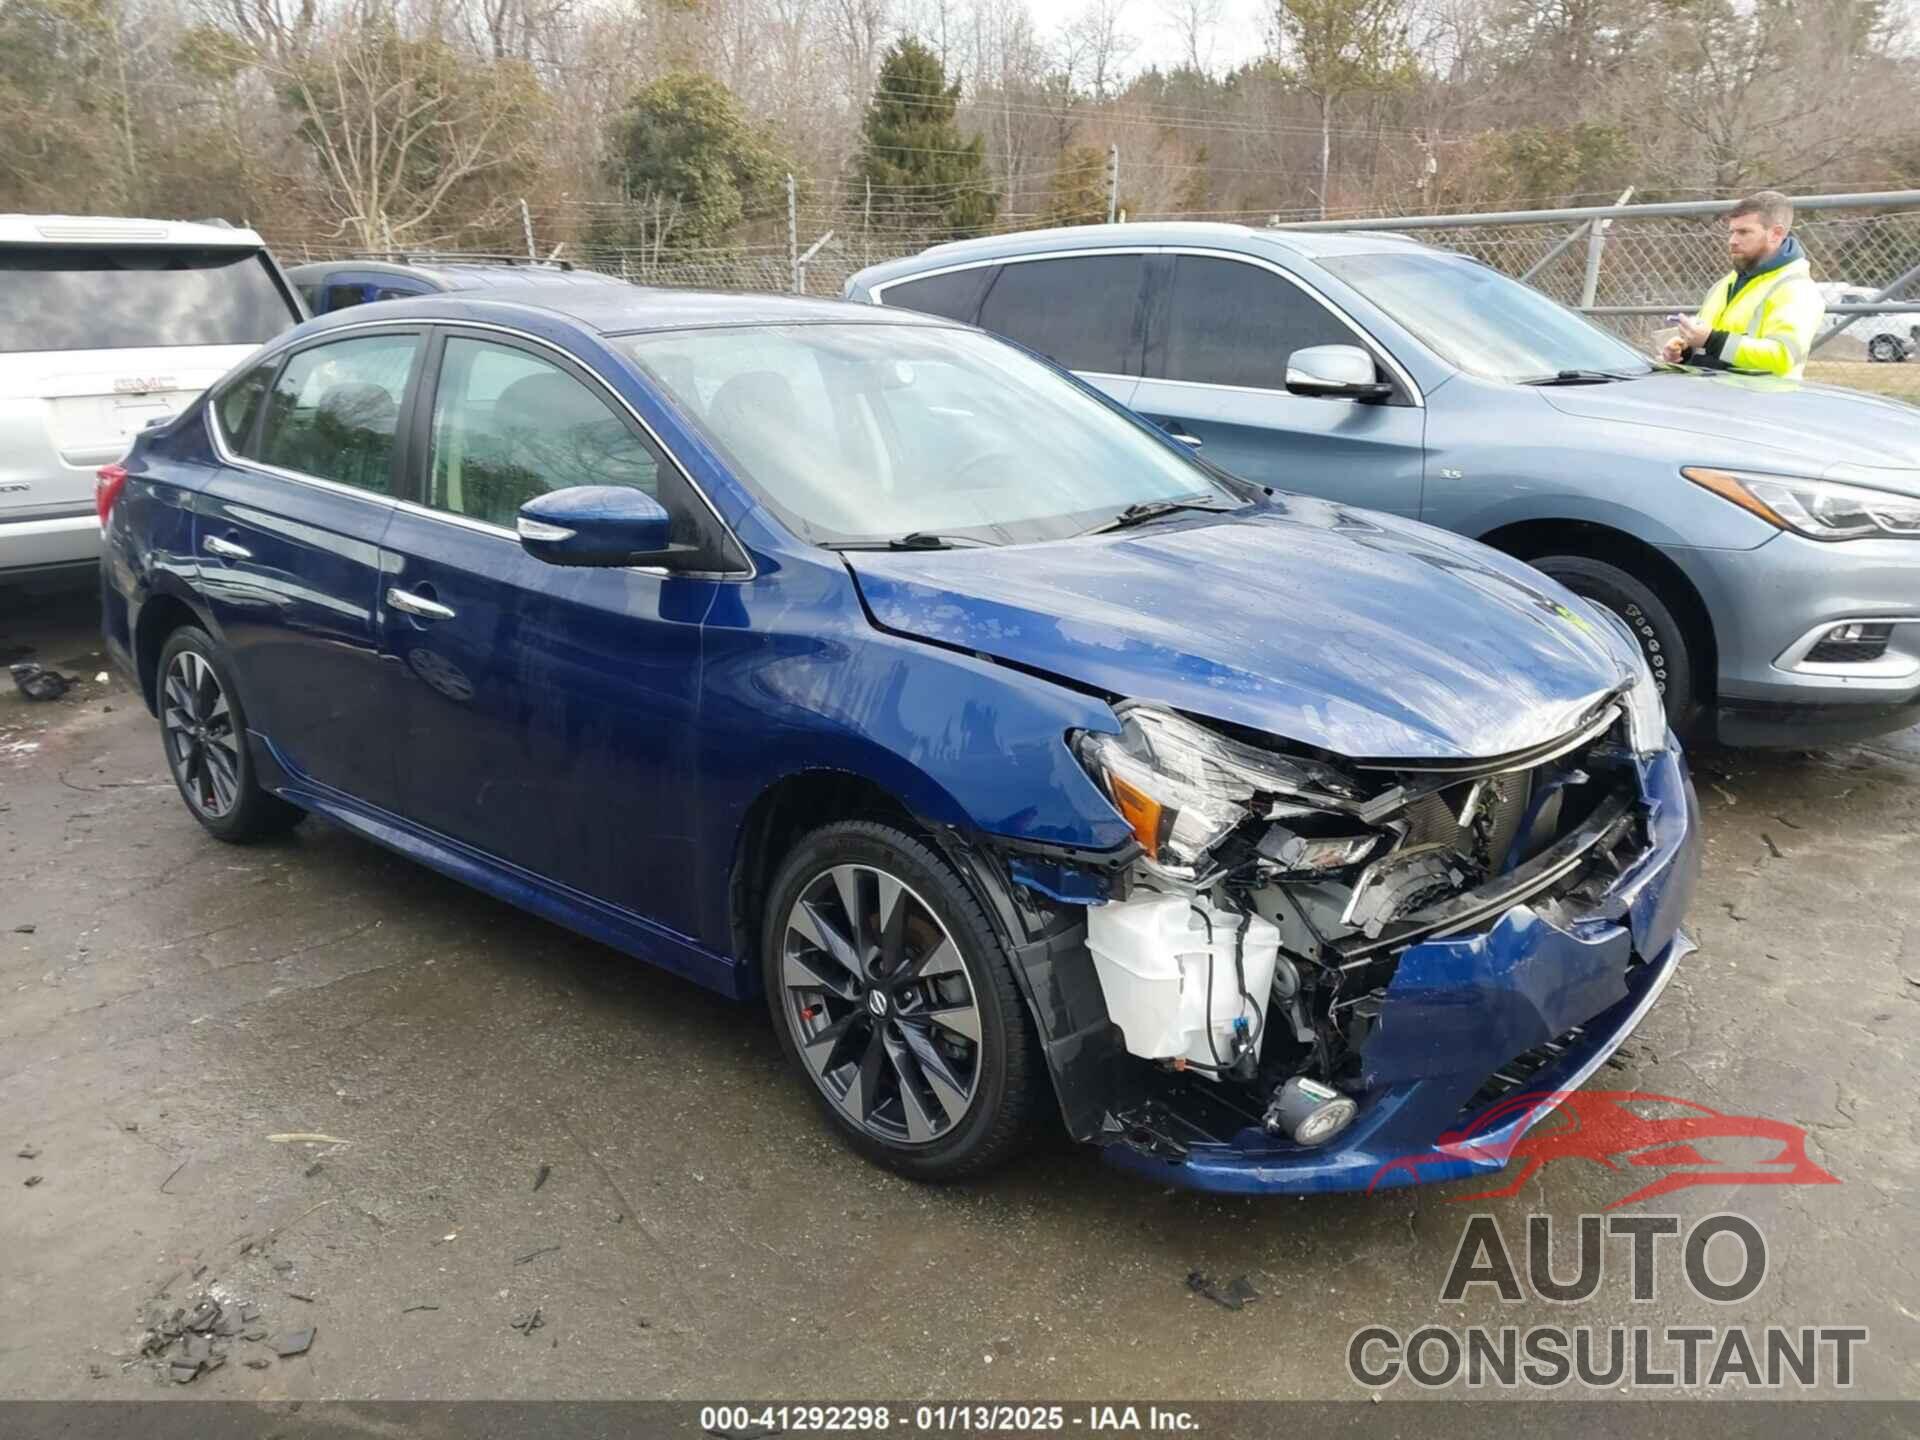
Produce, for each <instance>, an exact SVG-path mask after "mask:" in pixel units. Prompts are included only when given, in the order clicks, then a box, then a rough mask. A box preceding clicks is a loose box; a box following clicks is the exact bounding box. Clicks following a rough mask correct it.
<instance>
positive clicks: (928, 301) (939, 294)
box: [880, 265, 997, 325]
mask: <svg viewBox="0 0 1920 1440" xmlns="http://www.w3.org/2000/svg"><path fill="white" fill-rule="evenodd" d="M996 268H997V267H996V266H993V265H976V266H974V267H973V268H972V269H971V270H950V271H948V272H947V273H946V274H945V275H929V276H927V277H926V278H925V279H923V280H896V281H895V282H894V283H893V284H891V285H888V286H886V287H885V288H883V289H882V290H881V292H880V302H881V303H882V304H883V305H893V306H897V307H899V308H900V309H902V310H918V311H919V312H920V313H921V314H923V315H938V316H940V317H941V318H943V319H946V320H961V321H965V322H966V323H967V324H969V325H971V324H972V323H973V319H974V316H976V315H978V314H979V313H980V297H981V296H983V295H985V294H986V293H987V282H988V281H989V280H991V279H993V272H994V270H995V269H996Z"/></svg>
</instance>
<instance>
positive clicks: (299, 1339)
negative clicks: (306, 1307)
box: [273, 1326, 314, 1360]
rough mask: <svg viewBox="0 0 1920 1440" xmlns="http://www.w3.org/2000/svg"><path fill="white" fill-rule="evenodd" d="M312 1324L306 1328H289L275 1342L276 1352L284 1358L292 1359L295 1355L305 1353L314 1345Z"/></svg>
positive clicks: (274, 1348) (274, 1349)
mask: <svg viewBox="0 0 1920 1440" xmlns="http://www.w3.org/2000/svg"><path fill="white" fill-rule="evenodd" d="M313 1336H314V1331H313V1327H312V1326H308V1327H307V1328H306V1329H305V1330H289V1331H288V1332H287V1333H286V1334H285V1335H282V1336H280V1337H279V1338H277V1339H276V1340H275V1341H274V1342H273V1351H274V1354H276V1355H278V1356H279V1357H280V1358H281V1359H282V1360H291V1359H292V1358H293V1357H294V1356H295V1355H304V1354H306V1353H307V1351H308V1350H309V1349H311V1348H312V1346H313Z"/></svg>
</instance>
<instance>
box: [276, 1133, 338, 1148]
mask: <svg viewBox="0 0 1920 1440" xmlns="http://www.w3.org/2000/svg"><path fill="white" fill-rule="evenodd" d="M267 1139H269V1140H271V1141H272V1142H273V1143H274V1144H275V1145H344V1144H346V1143H347V1142H346V1141H344V1140H342V1139H341V1138H340V1137H339V1136H338V1135H321V1134H318V1133H316V1132H314V1131H311V1130H288V1131H284V1132H282V1133H281V1134H278V1135H269V1136H267Z"/></svg>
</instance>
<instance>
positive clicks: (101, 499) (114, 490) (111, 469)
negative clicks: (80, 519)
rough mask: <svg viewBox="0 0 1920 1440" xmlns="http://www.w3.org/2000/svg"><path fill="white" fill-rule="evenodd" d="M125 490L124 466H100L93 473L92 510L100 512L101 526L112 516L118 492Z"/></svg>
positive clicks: (125, 470) (118, 495)
mask: <svg viewBox="0 0 1920 1440" xmlns="http://www.w3.org/2000/svg"><path fill="white" fill-rule="evenodd" d="M126 488H127V467H126V466H124V465H102V466H101V467H100V468H99V469H98V470H96V471H95V472H94V479H93V508H94V509H95V510H98V511H99V512H100V523H101V524H102V525H103V526H104V525H105V524H106V523H107V517H108V516H109V515H111V514H113V502H114V501H116V500H118V499H119V498H120V492H121V491H122V490H124V489H126Z"/></svg>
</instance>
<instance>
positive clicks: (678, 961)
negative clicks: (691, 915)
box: [248, 732, 747, 1000]
mask: <svg viewBox="0 0 1920 1440" xmlns="http://www.w3.org/2000/svg"><path fill="white" fill-rule="evenodd" d="M248 739H249V741H250V742H251V747H250V748H251V750H252V754H253V758H254V763H255V771H256V773H257V774H259V775H260V776H261V779H262V783H263V785H264V786H265V788H266V789H268V790H271V791H272V792H273V793H274V794H275V795H278V796H279V797H280V798H281V799H282V800H285V801H286V802H287V803H288V804H290V805H298V806H299V807H300V808H301V809H302V810H306V811H309V812H311V813H312V814H315V815H318V816H320V817H321V818H322V819H325V820H330V821H332V822H333V823H334V824H336V825H338V826H340V827H341V828H342V829H343V830H350V831H352V832H353V833H354V834H356V835H360V836H363V837H364V838H366V839H368V840H371V841H373V842H374V843H375V844H376V845H382V846H384V847H386V848H387V849H389V850H392V851H394V852H395V853H396V854H400V855H404V856H405V857H406V858H407V859H409V860H416V861H418V862H419V863H420V864H422V865H425V866H427V867H428V868H429V869H432V870H437V871H439V872H440V873H441V874H442V875H445V876H448V877H449V878H451V879H454V880H458V881H460V882H461V883H463V884H466V885H471V886H472V887H473V888H474V889H476V890H479V891H483V892H484V893H486V894H488V895H491V896H493V897H494V898H495V899H498V900H504V901H506V902H507V903H508V904H509V905H512V906H514V907H516V908H517V909H521V910H526V911H528V912H530V913H532V914H534V915H538V916H540V917H541V918H542V919H544V920H551V921H553V922H554V923H555V924H556V925H563V926H565V927H566V928H567V929H569V930H572V931H574V932H575V933H576V934H579V935H584V936H586V937H587V938H588V939H589V940H597V941H599V942H600V943H601V944H603V945H610V946H612V947H613V948H614V949H615V950H619V951H621V952H623V953H625V954H627V955H631V956H633V957H634V958H635V959H638V960H644V961H646V962H647V963H648V964H650V965H658V966H659V967H660V968H661V969H663V970H670V971H672V972H673V973H674V974H675V975H679V976H681V977H683V978H685V979H688V980H691V981H693V982H694V983H695V984H696V985H704V986H706V987H707V988H708V989H709V990H717V991H719V992H720V993H721V994H722V995H725V996H726V997H727V998H728V999H731V1000H742V999H745V998H747V989H746V986H745V985H744V984H743V979H744V977H745V974H746V967H744V966H741V965H738V964H736V963H735V962H734V961H733V960H731V959H728V958H726V957H725V956H721V955H715V954H714V953H713V952H712V951H710V950H707V949H706V948H704V947H703V946H701V945H699V944H696V943H695V942H694V941H692V940H690V939H688V938H687V937H686V936H684V935H680V934H677V933H675V932H674V931H671V930H667V929H665V928H663V927H662V926H659V925H656V924H655V923H654V922H653V921H651V920H648V919H646V918H645V917H644V916H641V915H636V914H635V913H634V912H633V911H631V910H627V909H625V908H623V907H621V906H618V905H610V904H608V903H607V902H606V901H604V900H597V899H595V898H594V897H593V896H591V895H588V894H586V893H585V892H584V891H580V890H575V889H573V888H571V887H570V886H566V885H562V884H560V883H559V882H558V881H554V880H549V879H547V878H546V877H544V876H541V875H536V874H534V873H533V872H532V871H530V870H525V869H522V868H521V867H520V866H518V865H514V864H511V863H509V862H508V861H505V860H502V859H500V858H499V857H498V856H495V855H490V854H488V853H487V852H485V851H483V850H476V849H474V848H473V847H472V846H470V845H464V844H462V843H461V842H460V841H458V840H454V839H452V838H450V837H448V836H445V835H439V834H436V833H435V832H433V831H431V830H426V829H423V828H422V827H420V826H418V825H415V824H413V823H412V822H411V821H408V820H404V819H402V818H401V817H400V816H398V815H394V814H392V813H391V812H389V811H386V810H382V809H379V808H378V807H376V806H372V805H367V804H364V803H362V802H361V801H359V800H356V799H354V798H353V797H352V796H351V795H346V794H343V793H342V792H340V791H338V790H334V789H331V788H330V787H328V786H325V785H322V784H320V783H319V782H318V781H315V780H311V779H308V778H307V777H306V776H304V775H301V774H299V773H298V772H296V771H295V770H293V769H292V768H291V767H290V766H289V765H287V764H286V762H285V761H284V760H283V759H282V758H281V756H280V755H279V753H278V752H277V751H276V750H275V749H274V748H273V744H272V742H271V741H269V740H267V739H266V738H265V737H264V736H262V735H260V734H259V733H258V732H250V733H249V735H248Z"/></svg>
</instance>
